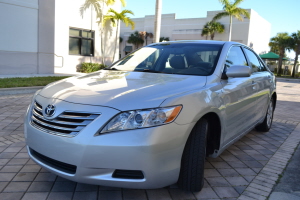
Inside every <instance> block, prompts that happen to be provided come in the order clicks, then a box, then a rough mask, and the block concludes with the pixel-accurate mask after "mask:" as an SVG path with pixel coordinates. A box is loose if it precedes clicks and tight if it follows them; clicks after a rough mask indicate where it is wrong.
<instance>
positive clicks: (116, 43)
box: [112, 20, 120, 63]
mask: <svg viewBox="0 0 300 200" xmlns="http://www.w3.org/2000/svg"><path fill="white" fill-rule="evenodd" d="M119 21H120V20H117V30H116V42H115V50H114V55H113V60H112V63H113V62H114V61H115V56H116V51H117V45H118V41H119V40H118V32H119Z"/></svg>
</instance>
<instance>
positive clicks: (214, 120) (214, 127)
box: [199, 112, 222, 155]
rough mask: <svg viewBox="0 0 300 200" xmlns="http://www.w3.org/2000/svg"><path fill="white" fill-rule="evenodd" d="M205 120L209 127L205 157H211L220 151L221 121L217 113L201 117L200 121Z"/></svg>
mask: <svg viewBox="0 0 300 200" xmlns="http://www.w3.org/2000/svg"><path fill="white" fill-rule="evenodd" d="M202 118H204V119H206V120H207V121H208V125H209V131H208V135H207V145H206V155H211V154H213V153H214V152H215V150H219V149H220V143H221V130H222V129H221V121H220V118H219V116H218V114H217V113H215V112H209V113H206V114H205V115H203V116H202V117H201V118H200V119H202ZM200 119H199V120H200Z"/></svg>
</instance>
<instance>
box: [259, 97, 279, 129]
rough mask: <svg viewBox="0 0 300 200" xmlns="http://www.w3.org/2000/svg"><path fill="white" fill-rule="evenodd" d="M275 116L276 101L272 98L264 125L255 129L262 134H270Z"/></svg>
mask: <svg viewBox="0 0 300 200" xmlns="http://www.w3.org/2000/svg"><path fill="white" fill-rule="evenodd" d="M273 115H274V99H273V98H272V99H271V100H270V102H269V105H268V110H267V113H266V116H265V119H264V121H263V123H261V124H259V125H257V126H256V127H255V129H256V130H257V131H261V132H268V131H269V130H270V128H271V126H272V122H273Z"/></svg>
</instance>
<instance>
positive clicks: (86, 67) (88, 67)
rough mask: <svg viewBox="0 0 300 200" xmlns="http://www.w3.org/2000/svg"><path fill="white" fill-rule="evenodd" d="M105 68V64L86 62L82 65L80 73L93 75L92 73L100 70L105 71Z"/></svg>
mask: <svg viewBox="0 0 300 200" xmlns="http://www.w3.org/2000/svg"><path fill="white" fill-rule="evenodd" d="M105 67H107V66H106V65H104V64H100V63H86V62H83V63H81V67H80V72H83V73H91V72H95V71H98V70H100V69H103V68H105Z"/></svg>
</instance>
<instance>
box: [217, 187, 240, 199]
mask: <svg viewBox="0 0 300 200" xmlns="http://www.w3.org/2000/svg"><path fill="white" fill-rule="evenodd" d="M213 189H214V191H215V192H216V193H217V195H218V196H219V197H220V198H230V197H238V196H239V193H237V191H235V189H234V188H232V187H213Z"/></svg>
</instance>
